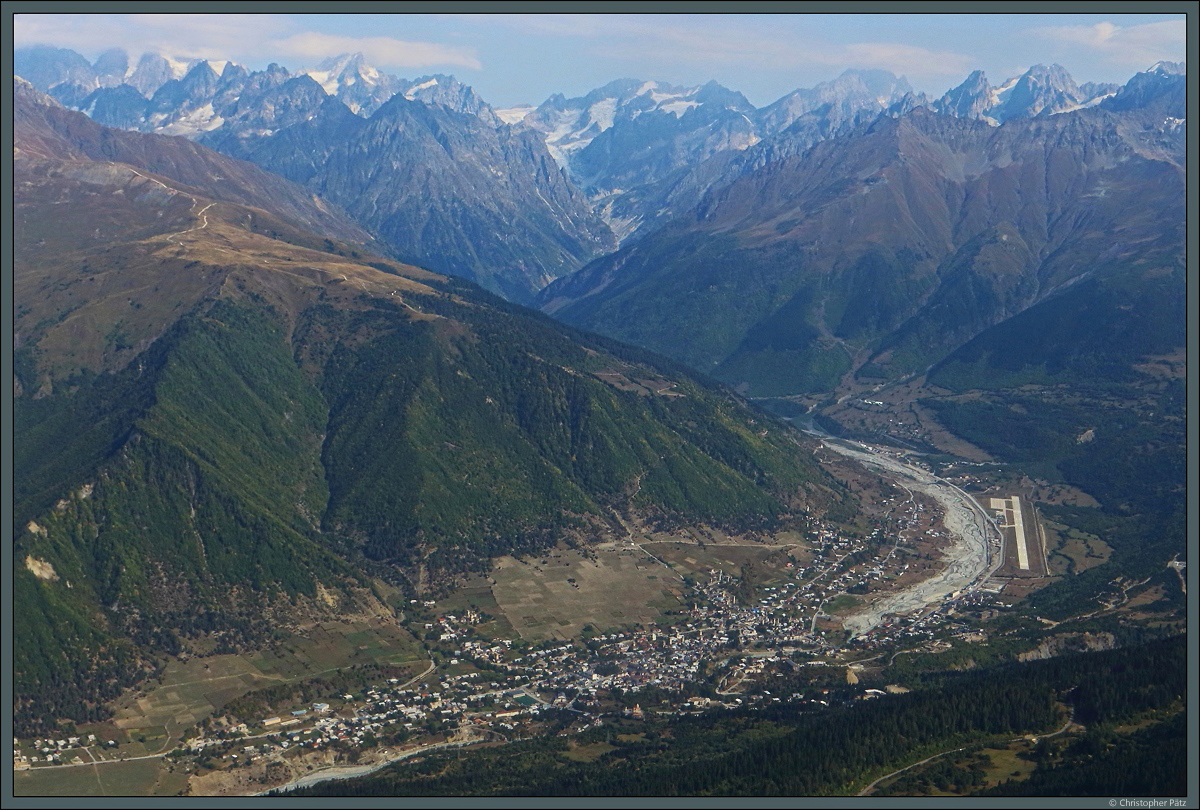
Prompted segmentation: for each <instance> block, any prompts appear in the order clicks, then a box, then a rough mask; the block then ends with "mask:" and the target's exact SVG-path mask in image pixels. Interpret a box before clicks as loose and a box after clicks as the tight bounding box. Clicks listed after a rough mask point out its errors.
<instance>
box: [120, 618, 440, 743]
mask: <svg viewBox="0 0 1200 810" xmlns="http://www.w3.org/2000/svg"><path fill="white" fill-rule="evenodd" d="M422 657H423V656H422V653H421V647H420V644H419V643H418V642H417V641H416V640H415V639H414V638H413V637H412V636H411V635H409V633H408V632H407V631H405V630H404V629H403V628H401V627H398V626H397V625H395V624H394V623H392V622H389V621H387V620H384V619H379V618H374V619H371V620H368V621H359V622H322V623H320V624H316V625H314V626H312V627H311V628H308V629H307V630H306V631H305V632H304V633H303V634H294V635H290V636H287V637H285V638H284V639H283V640H282V641H281V642H280V643H279V644H277V645H276V646H275V647H274V648H272V649H269V650H264V651H261V652H258V653H254V654H250V655H214V656H210V657H207V658H192V659H190V660H187V661H179V660H174V661H171V662H170V663H168V664H167V666H166V668H165V670H164V671H163V674H162V677H161V678H160V679H159V680H158V681H157V682H152V683H150V684H147V688H145V689H143V690H139V691H137V692H134V693H132V694H130V695H127V696H126V697H125V698H123V699H122V700H121V701H120V702H118V704H117V706H116V707H114V708H115V714H116V716H115V718H114V720H113V725H115V726H116V728H117V729H120V730H122V731H124V732H126V734H127V736H128V737H130V738H132V740H133V744H137V741H138V740H139V739H142V740H143V741H144V745H145V747H146V749H147V750H146V751H145V752H144V753H151V754H152V753H160V752H161V751H164V750H167V747H168V746H170V745H172V744H173V741H174V740H177V739H178V738H179V735H180V733H181V732H182V731H183V730H185V729H187V728H189V727H190V726H193V725H195V724H196V723H197V722H199V721H200V720H202V719H204V718H205V717H208V716H210V715H212V714H214V713H215V712H216V711H217V710H219V709H220V708H221V707H222V706H224V705H225V704H227V703H229V701H231V700H233V699H234V698H237V697H241V696H242V695H244V694H246V693H247V692H250V691H252V690H254V689H260V688H262V687H264V686H271V685H273V684H276V683H281V682H286V681H291V680H295V679H299V678H307V677H311V676H314V675H318V674H321V673H326V672H331V671H334V670H337V669H341V668H344V667H348V666H353V665H355V664H363V663H378V664H398V663H403V662H406V661H415V660H418V659H421V658H422ZM97 736H100V735H99V734H98V735H97ZM118 742H122V740H118ZM122 753H126V754H127V755H128V756H137V755H138V754H135V753H133V752H132V750H130V751H126V749H125V748H122Z"/></svg>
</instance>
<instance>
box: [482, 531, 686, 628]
mask: <svg viewBox="0 0 1200 810" xmlns="http://www.w3.org/2000/svg"><path fill="white" fill-rule="evenodd" d="M492 578H493V579H494V580H495V584H494V585H492V594H493V596H494V597H495V600H496V604H497V605H498V607H499V608H500V610H502V611H503V612H504V615H505V616H506V617H507V618H508V621H509V622H510V623H511V624H512V626H513V627H514V628H515V630H516V632H517V633H518V634H520V636H521V638H523V639H526V640H528V641H542V640H546V639H563V640H565V639H569V638H573V637H575V636H577V635H579V634H580V633H581V632H582V630H583V628H584V627H585V626H586V625H589V624H590V625H592V626H593V627H595V628H596V629H597V630H605V629H607V628H611V627H620V626H625V625H632V624H637V623H641V624H652V623H653V622H654V621H655V620H656V619H658V618H659V617H660V616H661V615H662V614H663V611H665V610H673V609H676V608H678V607H680V606H681V605H682V604H683V602H682V599H681V597H682V594H683V592H684V585H683V579H682V577H681V576H680V574H679V573H678V572H676V571H675V570H674V569H672V568H669V567H668V566H666V565H664V564H663V563H661V562H659V561H657V560H654V559H652V558H651V557H650V556H648V555H647V554H646V553H645V552H643V551H641V550H639V549H638V548H636V547H633V546H626V545H616V544H603V545H601V546H600V547H598V548H597V549H596V550H595V551H594V552H593V553H591V554H589V555H585V554H584V553H581V552H579V551H575V550H572V549H554V550H550V551H547V552H545V553H544V554H542V555H539V556H535V557H529V558H523V559H522V558H516V557H510V556H505V557H501V558H499V559H497V560H496V562H495V565H494V567H493V569H492Z"/></svg>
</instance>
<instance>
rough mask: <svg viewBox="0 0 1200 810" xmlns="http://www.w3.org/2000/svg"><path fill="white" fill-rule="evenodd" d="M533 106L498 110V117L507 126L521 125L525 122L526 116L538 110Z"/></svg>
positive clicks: (527, 105) (522, 105) (525, 105)
mask: <svg viewBox="0 0 1200 810" xmlns="http://www.w3.org/2000/svg"><path fill="white" fill-rule="evenodd" d="M536 109H537V107H534V106H533V105H532V104H520V105H518V106H516V107H508V108H506V109H503V110H496V115H497V116H498V117H499V118H500V120H501V121H503V122H504V123H506V124H519V123H520V122H522V121H524V120H525V116H527V115H529V114H530V113H531V112H533V111H534V110H536Z"/></svg>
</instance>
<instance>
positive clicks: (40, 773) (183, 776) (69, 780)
mask: <svg viewBox="0 0 1200 810" xmlns="http://www.w3.org/2000/svg"><path fill="white" fill-rule="evenodd" d="M187 779H188V774H187V772H186V771H185V770H184V769H183V768H181V767H179V766H176V765H170V764H167V763H165V762H164V761H163V760H162V759H160V758H158V757H155V758H153V759H135V760H130V761H128V762H118V763H109V764H106V765H100V766H94V765H93V766H87V765H83V766H72V767H61V766H56V767H52V768H34V769H33V770H27V771H16V772H14V773H13V793H14V794H15V795H17V796H175V795H177V794H178V793H179V791H181V790H183V789H184V788H185V787H186V786H187Z"/></svg>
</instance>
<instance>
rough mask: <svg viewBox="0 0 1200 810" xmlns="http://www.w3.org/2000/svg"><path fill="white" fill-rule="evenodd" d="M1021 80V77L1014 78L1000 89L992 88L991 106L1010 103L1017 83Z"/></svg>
mask: <svg viewBox="0 0 1200 810" xmlns="http://www.w3.org/2000/svg"><path fill="white" fill-rule="evenodd" d="M1020 80H1021V77H1020V76H1014V77H1012V78H1011V79H1009V80H1008V81H1006V82H1005V83H1004V84H1002V85H1000V86H999V87H993V88H992V98H991V102H992V103H991V105H990V106H992V107H995V106H997V105H999V104H1003V103H1004V102H1006V101H1008V97H1009V96H1011V95H1012V91H1013V88H1014V87H1016V86H1017V82H1019V81H1020Z"/></svg>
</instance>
